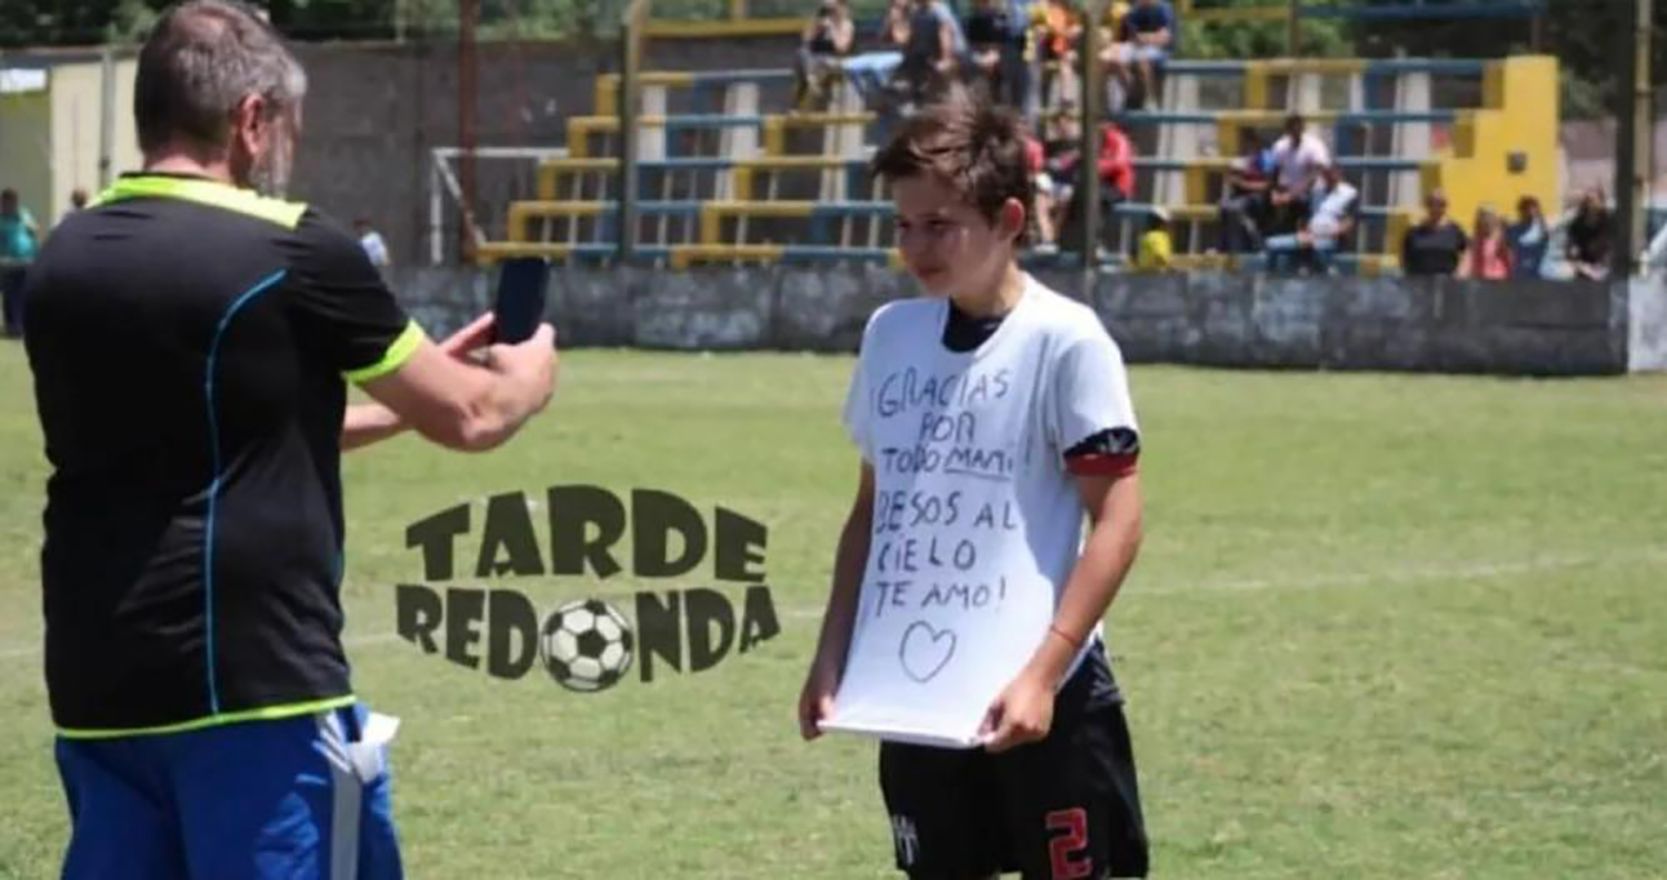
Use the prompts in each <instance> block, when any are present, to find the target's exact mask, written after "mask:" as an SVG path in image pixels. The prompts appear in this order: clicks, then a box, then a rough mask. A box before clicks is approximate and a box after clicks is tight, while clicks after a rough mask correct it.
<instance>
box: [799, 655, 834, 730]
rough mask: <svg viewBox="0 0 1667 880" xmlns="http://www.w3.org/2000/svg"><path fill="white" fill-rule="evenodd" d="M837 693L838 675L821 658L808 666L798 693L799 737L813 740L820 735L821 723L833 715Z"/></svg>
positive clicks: (830, 665)
mask: <svg viewBox="0 0 1667 880" xmlns="http://www.w3.org/2000/svg"><path fill="white" fill-rule="evenodd" d="M838 692H839V673H838V671H837V670H835V669H834V665H833V664H832V663H828V662H825V661H824V660H823V659H822V658H821V657H817V658H816V662H814V663H812V664H811V665H810V673H809V674H808V675H806V676H805V686H804V688H803V689H801V690H800V691H799V735H800V736H802V737H804V738H805V739H806V740H813V739H815V738H817V737H819V736H821V735H822V727H821V723H822V721H823V720H824V719H826V718H827V717H828V716H829V715H831V714H833V707H834V695H835V694H836V693H838Z"/></svg>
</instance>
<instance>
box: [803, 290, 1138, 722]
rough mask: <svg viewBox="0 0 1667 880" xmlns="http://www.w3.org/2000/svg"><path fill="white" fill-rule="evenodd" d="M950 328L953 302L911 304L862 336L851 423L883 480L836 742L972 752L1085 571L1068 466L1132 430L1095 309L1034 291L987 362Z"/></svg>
mask: <svg viewBox="0 0 1667 880" xmlns="http://www.w3.org/2000/svg"><path fill="white" fill-rule="evenodd" d="M947 320H948V301H947V300H945V299H937V298H934V299H912V300H902V301H898V302H893V303H890V304H888V305H886V306H884V307H882V308H881V309H880V310H879V311H877V312H876V313H875V314H874V316H873V317H872V318H871V319H870V320H869V324H868V327H867V329H866V331H865V332H864V334H863V342H862V351H861V355H860V357H859V359H858V362H857V368H856V371H855V373H854V375H853V377H852V380H851V388H850V393H849V395H848V397H847V399H846V403H845V413H844V422H845V425H846V427H847V429H848V430H849V432H850V434H851V437H852V439H853V440H854V441H855V442H856V444H857V446H858V447H859V448H860V449H861V451H862V455H863V458H864V459H866V460H867V461H868V462H869V463H870V464H871V465H872V466H873V468H874V477H875V502H874V531H873V535H872V536H871V543H870V549H869V557H868V563H867V567H866V569H865V570H864V574H863V582H862V590H861V597H860V599H859V603H858V613H857V618H856V621H855V623H854V626H853V632H852V640H851V648H850V652H849V654H848V655H847V660H846V669H845V674H844V676H843V678H842V680H841V684H840V688H839V693H838V695H837V696H836V698H835V708H834V711H833V713H832V716H831V718H830V719H829V720H828V722H827V723H826V724H825V725H824V726H826V727H828V728H829V729H845V730H857V731H864V732H869V733H874V734H878V735H880V736H881V737H883V738H887V739H897V740H907V741H917V742H927V743H934V744H942V745H972V744H974V743H975V742H976V733H977V730H978V727H979V725H980V723H981V722H982V720H983V716H984V713H985V711H986V710H987V709H988V707H989V704H990V703H991V702H992V701H993V700H994V699H995V698H996V696H997V695H998V694H999V693H1000V692H1001V689H1002V688H1004V687H1005V686H1006V685H1007V684H1008V683H1009V682H1010V681H1012V679H1013V678H1014V677H1015V676H1016V675H1017V674H1018V673H1019V671H1020V670H1021V669H1022V668H1023V667H1024V665H1025V664H1026V663H1027V662H1028V661H1029V660H1030V658H1031V656H1032V655H1033V654H1034V653H1035V651H1036V648H1037V647H1038V646H1039V645H1040V644H1041V642H1042V640H1043V639H1044V638H1045V637H1046V635H1047V631H1048V626H1049V624H1050V623H1051V622H1052V620H1053V615H1054V610H1055V607H1056V605H1057V603H1058V600H1059V597H1060V595H1061V594H1062V592H1063V591H1064V589H1065V583H1066V580H1067V578H1068V577H1069V576H1070V573H1071V571H1072V569H1073V567H1074V566H1075V565H1076V562H1077V558H1078V555H1079V552H1080V549H1081V542H1082V524H1083V521H1084V515H1083V507H1082V501H1081V499H1080V497H1079V495H1078V493H1077V486H1076V482H1075V480H1074V478H1073V477H1072V476H1071V474H1070V473H1069V472H1067V470H1066V466H1065V458H1064V454H1065V451H1066V450H1068V449H1070V448H1071V447H1073V446H1075V445H1077V444H1078V443H1081V442H1082V441H1084V440H1086V439H1088V438H1090V437H1093V436H1094V435H1096V434H1098V433H1100V432H1102V431H1107V430H1111V429H1117V428H1125V429H1128V430H1131V431H1134V430H1137V426H1136V423H1135V417H1134V410H1133V407H1132V405H1131V403H1130V399H1129V390H1128V377H1127V374H1126V372H1125V370H1124V366H1123V358H1122V355H1121V353H1120V352H1119V351H1118V348H1117V345H1116V343H1114V342H1113V341H1112V339H1111V337H1110V335H1109V334H1107V332H1106V330H1105V327H1104V326H1103V325H1102V324H1101V323H1100V319H1099V317H1098V316H1096V315H1095V314H1094V312H1093V311H1092V310H1090V309H1089V308H1088V307H1087V306H1085V305H1083V304H1081V303H1078V302H1076V301H1074V300H1071V299H1068V298H1066V297H1064V296H1061V295H1059V294H1058V293H1055V292H1054V291H1052V290H1049V289H1048V288H1046V287H1044V286H1043V285H1042V284H1040V283H1039V282H1037V281H1036V280H1035V279H1033V278H1030V277H1029V276H1026V283H1025V291H1024V295H1023V296H1022V297H1021V298H1020V300H1019V302H1018V304H1017V305H1016V306H1015V307H1014V308H1013V310H1012V311H1011V312H1010V313H1009V314H1008V315H1007V317H1006V318H1005V319H1004V320H1003V321H1002V323H1001V325H1000V326H999V327H998V328H997V329H996V331H995V333H994V335H992V336H991V337H990V338H989V339H987V340H985V342H984V343H983V344H982V345H980V346H979V347H978V348H977V349H975V350H973V351H970V352H963V353H957V352H952V351H950V350H949V349H947V348H945V347H944V345H943V343H942V341H941V340H942V337H943V330H944V326H945V322H946V321H947ZM1096 634H1097V631H1096ZM1093 643H1094V639H1089V645H1093ZM1084 650H1085V651H1086V650H1087V648H1086V647H1085V649H1084ZM1081 659H1082V658H1081V656H1079V657H1078V658H1077V662H1079V663H1080V662H1081Z"/></svg>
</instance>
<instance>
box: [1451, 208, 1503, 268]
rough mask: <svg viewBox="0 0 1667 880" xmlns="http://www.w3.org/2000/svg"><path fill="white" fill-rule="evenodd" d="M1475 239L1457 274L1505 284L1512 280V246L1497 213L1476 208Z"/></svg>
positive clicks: (1489, 209)
mask: <svg viewBox="0 0 1667 880" xmlns="http://www.w3.org/2000/svg"><path fill="white" fill-rule="evenodd" d="M1470 231H1471V234H1472V235H1473V236H1474V238H1472V239H1471V241H1470V250H1469V252H1468V254H1467V255H1466V258H1465V261H1464V266H1463V267H1462V268H1461V269H1460V271H1459V275H1460V277H1464V278H1476V279H1480V280H1482V281H1504V280H1505V279H1507V278H1510V277H1511V247H1510V244H1509V242H1508V240H1507V239H1506V237H1505V230H1504V228H1503V225H1502V224H1501V223H1500V220H1499V213H1498V212H1497V211H1495V210H1493V209H1492V208H1489V207H1486V206H1483V207H1480V208H1477V209H1476V222H1475V224H1474V225H1473V226H1472V227H1471V230H1470Z"/></svg>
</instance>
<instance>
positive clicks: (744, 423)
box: [0, 346, 1667, 880]
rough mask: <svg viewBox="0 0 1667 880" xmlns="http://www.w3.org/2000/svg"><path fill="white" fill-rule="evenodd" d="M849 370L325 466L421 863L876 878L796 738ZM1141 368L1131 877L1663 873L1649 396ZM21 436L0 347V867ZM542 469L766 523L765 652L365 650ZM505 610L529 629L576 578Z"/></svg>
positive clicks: (13, 729)
mask: <svg viewBox="0 0 1667 880" xmlns="http://www.w3.org/2000/svg"><path fill="white" fill-rule="evenodd" d="M849 367H850V362H849V361H848V360H845V359H837V358H815V357H799V356H778V355H759V356H746V357H696V356H680V355H649V354H625V353H603V352H581V353H576V354H573V355H570V356H568V357H566V358H565V360H564V366H563V379H562V386H561V390H560V391H559V392H558V395H557V399H556V402H555V404H554V405H553V406H552V407H551V409H550V410H549V411H548V412H547V413H546V414H545V415H544V416H543V417H542V419H541V420H540V421H539V422H538V423H536V425H534V426H533V427H532V428H530V429H529V430H528V431H527V432H526V433H525V434H524V435H523V436H521V437H520V438H518V439H517V440H516V441H515V442H514V444H513V445H512V446H510V447H509V448H508V449H506V450H503V451H501V452H499V453H496V454H492V455H488V456H484V457H472V458H463V457H458V456H454V455H450V454H447V453H443V452H441V451H438V450H433V449H430V448H427V447H425V446H424V445H422V444H421V443H420V442H417V441H416V440H414V439H411V438H402V439H399V440H395V441H392V442H390V443H388V444H386V445H384V446H382V447H378V448H375V449H372V450H369V451H367V452H364V453H360V454H357V455H355V456H354V457H352V458H351V459H350V460H349V464H348V466H347V483H348V512H349V519H350V528H351V537H350V541H349V556H348V572H349V583H348V585H347V588H346V602H347V604H348V606H349V615H350V625H349V636H350V638H352V639H353V640H354V642H353V644H354V647H353V648H352V654H353V657H354V660H355V663H356V673H357V679H358V686H359V690H360V692H361V694H363V695H364V696H365V697H367V698H368V699H369V700H371V701H372V702H373V703H374V704H375V705H376V706H377V707H379V708H381V709H383V710H384V711H388V712H392V713H394V714H397V715H399V716H401V717H403V718H404V719H405V721H406V727H405V728H404V730H403V731H402V734H401V739H400V741H399V742H398V744H397V746H396V762H397V773H398V778H397V793H396V799H397V807H398V810H399V814H400V818H401V822H402V831H403V833H404V836H405V841H406V846H407V855H408V859H409V865H410V868H411V874H412V875H413V876H415V877H421V878H442V880H452V878H469V877H490V878H495V880H496V878H516V877H554V876H608V877H655V878H659V877H740V878H752V877H758V878H766V877H770V878H773V877H799V878H806V877H809V878H856V877H885V876H891V875H890V872H889V870H888V866H889V859H890V843H889V839H888V836H887V823H886V820H885V817H884V815H883V813H882V810H881V809H880V806H879V795H878V791H877V788H876V785H875V780H874V773H875V761H874V753H873V748H872V746H871V745H869V744H868V743H866V742H864V741H861V740H855V739H850V738H829V739H824V740H823V741H821V742H818V743H816V744H813V745H805V744H803V743H801V742H800V741H799V740H798V737H797V734H796V730H795V725H794V722H793V703H794V698H795V696H796V694H797V690H798V686H799V683H800V676H801V675H802V672H803V668H804V664H805V662H806V659H807V657H808V654H809V652H810V650H811V646H812V641H813V638H814V631H815V625H816V612H817V610H818V608H819V604H820V601H821V597H822V595H823V592H824V590H825V586H826V581H827V577H828V568H829V560H830V558H831V555H832V550H833V541H834V536H835V533H836V530H837V527H838V524H839V522H840V517H841V516H842V515H843V512H844V510H845V507H846V504H847V503H848V497H849V492H850V488H851V484H852V479H853V477H854V476H855V473H856V459H855V457H854V455H853V453H852V452H851V450H850V449H849V447H848V446H847V445H846V444H845V443H844V441H843V437H842V434H841V433H840V431H839V429H838V427H837V424H836V412H837V406H838V402H839V400H840V399H841V395H842V394H843V390H844V383H845V379H846V375H847V371H848V370H849ZM1133 382H1134V392H1135V395H1136V401H1137V406H1138V408H1139V411H1140V414H1141V417H1142V420H1143V428H1144V432H1145V436H1146V448H1147V452H1146V455H1145V460H1144V464H1143V474H1144V479H1145V485H1146V492H1147V498H1148V537H1147V541H1146V546H1145V549H1144V552H1143V556H1142V559H1141V561H1140V563H1139V565H1138V566H1137V568H1136V573H1135V575H1134V576H1133V578H1132V580H1131V582H1130V583H1129V584H1128V586H1127V588H1126V591H1125V593H1124V595H1123V597H1122V598H1121V599H1120V600H1119V601H1118V603H1117V605H1116V606H1115V608H1114V609H1113V612H1112V615H1111V632H1112V639H1113V653H1114V655H1115V657H1116V662H1117V669H1118V672H1119V674H1120V677H1121V681H1122V683H1123V686H1124V688H1125V689H1126V691H1127V692H1128V694H1129V697H1130V709H1129V711H1130V718H1131V723H1132V725H1133V728H1134V736H1135V746H1136V750H1137V757H1138V760H1139V762H1140V769H1141V774H1142V784H1143V788H1144V796H1145V802H1146V809H1147V812H1148V819H1149V823H1150V830H1151V833H1152V836H1153V839H1154V845H1155V853H1154V857H1155V866H1156V876H1163V877H1175V878H1212V877H1221V878H1235V880H1237V878H1274V877H1290V878H1331V877H1350V878H1356V877H1385V878H1389V877H1394V878H1402V877H1425V878H1428V877H1452V878H1461V877H1462V878H1494V877H1498V878H1534V880H1541V878H1548V877H1574V876H1579V877H1582V878H1645V877H1661V876H1664V874H1667V835H1664V834H1663V833H1662V831H1663V829H1664V828H1667V590H1664V589H1663V584H1664V583H1667V578H1664V576H1663V570H1664V569H1667V539H1664V538H1663V534H1664V531H1663V530H1664V529H1667V412H1664V408H1663V400H1664V398H1667V381H1663V380H1662V379H1658V378H1636V379H1624V380H1603V381H1565V382H1528V381H1502V380H1493V379H1476V378H1462V379H1460V378H1439V377H1404V376H1375V375H1327V374H1302V373H1282V374H1262V373H1242V372H1216V371H1200V370H1190V369H1177V368H1142V369H1137V370H1135V371H1134V376H1133ZM39 447H40V444H39V438H38V435H37V432H36V429H35V426H34V415H33V408H32V404H31V399H30V392H29V384H28V373H27V370H26V367H25V365H24V361H23V358H22V355H21V351H20V350H19V349H18V348H17V347H16V346H4V347H0V536H3V537H4V538H5V539H6V541H5V542H4V543H3V544H0V546H3V547H7V548H10V549H9V550H7V551H5V552H6V553H7V554H9V556H8V558H6V559H5V560H4V563H5V564H3V565H0V877H28V878H36V877H48V876H52V875H53V873H54V871H55V866H56V860H57V858H58V854H59V852H60V849H61V847H62V844H63V841H64V830H65V820H64V808H63V803H62V797H61V795H60V793H59V791H58V789H57V781H56V776H55V772H54V769H53V766H52V762H51V757H50V755H51V750H50V746H51V728H50V726H49V723H48V720H47V713H46V707H45V702H44V692H43V687H42V685H41V678H40V672H39V656H38V654H33V653H30V651H31V648H32V646H34V645H36V644H38V639H39V630H40V619H39V610H38V609H39V605H40V602H39V596H38V587H37V585H36V580H35V573H36V556H35V554H36V552H37V547H38V540H39V533H38V529H39V525H38V524H39V510H40V503H41V497H40V496H41V485H42V480H43V476H44V473H45V471H44V464H43V461H42V457H41V453H40V451H39ZM567 482H587V483H596V484H600V485H604V486H608V487H611V488H613V489H616V490H621V491H623V490H626V489H629V488H630V487H633V486H652V487H656V488H662V489H666V490H669V491H673V492H676V493H678V494H680V495H683V496H685V497H688V498H690V499H691V500H695V501H697V502H699V503H701V504H704V505H710V504H718V503H722V504H725V505H728V506H731V507H734V508H736V509H739V510H741V511H743V512H745V513H747V514H749V515H751V516H753V517H755V518H758V519H760V520H762V521H764V522H766V523H767V524H768V525H769V526H770V527H771V533H770V545H769V560H768V570H769V574H770V582H771V583H772V585H773V586H774V589H775V595H776V602H777V605H778V608H779V610H780V611H781V613H782V624H783V632H782V635H781V636H780V637H779V638H777V639H775V640H773V641H770V642H767V643H765V644H764V645H762V646H761V647H759V648H758V649H757V650H756V651H755V652H754V653H751V654H749V655H747V656H745V657H738V658H731V659H730V660H729V661H727V662H725V663H724V664H722V665H720V666H718V667H717V668H716V669H714V670H712V671H710V672H706V673H703V674H700V675H694V676H684V677H672V678H668V679H665V680H661V681H656V682H655V683H654V684H653V685H652V686H645V685H641V684H638V683H635V682H634V681H633V682H629V683H627V684H626V685H622V686H620V687H618V688H616V689H614V690H612V691H610V692H607V693H605V694H603V695H599V696H594V697H584V696H578V695H574V694H569V693H566V692H563V691H561V690H560V689H559V688H557V687H556V686H555V685H554V684H552V683H551V682H549V681H548V679H547V677H544V676H543V675H542V673H535V674H534V675H531V676H529V677H528V678H526V679H524V680H521V681H518V682H500V681H495V680H491V679H488V678H487V677H486V676H485V675H484V674H483V673H480V672H474V671H470V670H466V669H462V668H459V667H456V666H453V665H451V664H448V663H446V662H444V661H443V660H440V659H438V658H433V657H427V656H424V655H422V654H421V653H420V652H419V651H418V650H417V649H416V648H414V647H413V646H411V645H409V644H406V643H404V642H401V641H398V640H393V639H389V638H387V637H386V634H387V633H389V632H391V631H392V629H393V593H392V587H391V585H392V584H394V583H397V582H400V581H412V580H417V579H420V577H421V565H420V560H419V558H418V556H417V555H416V553H415V552H414V551H410V550H407V549H405V547H404V537H403V533H404V528H405V526H406V525H407V524H408V523H409V522H411V521H413V520H415V519H417V518H419V517H421V516H424V515H426V514H429V513H433V512H435V511H438V510H440V509H442V508H444V507H447V506H449V505H451V504H454V503H457V502H458V501H459V500H465V499H478V498H481V497H483V496H485V495H487V494H489V493H493V492H500V491H511V490H517V489H520V490H527V491H530V492H539V491H541V490H542V489H544V488H545V487H547V486H550V485H553V484H556V483H567ZM460 546H461V547H463V548H464V554H465V555H464V558H465V559H467V558H469V557H470V554H473V553H474V552H475V550H476V547H477V545H475V544H474V543H473V542H469V541H465V542H463V543H462V544H461V545H460ZM709 577H710V576H709V573H708V575H706V576H705V578H697V577H691V578H690V579H689V580H688V582H687V585H698V584H701V583H703V582H705V581H706V580H709ZM521 586H524V588H525V589H526V590H527V591H528V592H530V593H531V594H533V596H534V597H535V601H536V602H538V603H539V604H540V606H541V607H543V608H548V607H549V605H550V603H552V602H554V601H555V600H556V599H558V598H566V597H574V596H579V595H585V594H587V593H589V592H591V590H592V589H593V588H594V587H595V586H596V585H594V584H588V583H585V582H582V581H578V580H575V579H567V580H550V579H540V580H534V581H529V582H526V583H525V584H523V585H521ZM601 589H602V590H603V591H604V592H605V593H606V594H610V595H617V594H623V593H626V592H629V590H630V589H631V584H629V583H626V582H618V581H610V582H609V583H607V584H605V585H602V587H601Z"/></svg>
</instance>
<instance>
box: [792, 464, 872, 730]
mask: <svg viewBox="0 0 1667 880" xmlns="http://www.w3.org/2000/svg"><path fill="white" fill-rule="evenodd" d="M873 529H874V467H873V466H872V465H870V464H869V463H868V462H866V461H865V462H863V464H862V473H861V476H860V477H859V478H858V480H857V494H856V497H855V498H853V499H852V500H851V511H850V513H848V514H846V516H845V528H844V529H843V530H842V531H841V532H840V533H839V549H838V550H836V551H835V552H834V570H833V585H832V587H831V588H830V589H829V591H828V607H827V610H826V611H824V612H823V614H822V632H821V634H820V636H818V638H817V640H816V658H815V659H814V660H813V661H811V664H810V673H809V674H808V675H807V676H806V677H805V686H804V690H803V691H802V692H801V693H800V695H799V733H800V734H801V735H803V736H804V738H805V739H815V738H816V737H818V736H820V735H821V734H822V730H821V728H820V726H819V723H820V722H821V721H822V719H824V718H826V717H827V716H828V713H829V712H830V711H832V710H833V699H834V694H836V693H837V692H838V691H839V679H840V676H841V675H843V674H844V672H845V655H846V653H847V652H848V651H849V650H850V647H851V628H852V626H853V625H854V624H855V623H856V618H857V599H858V597H859V596H860V595H861V592H862V574H863V570H864V569H865V568H867V566H868V548H869V543H870V540H871V537H872V535H873Z"/></svg>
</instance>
